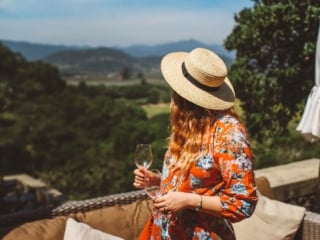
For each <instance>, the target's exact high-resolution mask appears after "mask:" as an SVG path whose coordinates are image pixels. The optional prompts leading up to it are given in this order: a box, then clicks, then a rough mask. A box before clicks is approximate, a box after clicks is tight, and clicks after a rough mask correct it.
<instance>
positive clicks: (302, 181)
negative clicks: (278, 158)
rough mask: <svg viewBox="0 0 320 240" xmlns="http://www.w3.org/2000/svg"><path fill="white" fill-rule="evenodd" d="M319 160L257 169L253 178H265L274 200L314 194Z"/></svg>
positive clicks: (316, 185)
mask: <svg viewBox="0 0 320 240" xmlns="http://www.w3.org/2000/svg"><path fill="white" fill-rule="evenodd" d="M319 171H320V159H317V158H313V159H308V160H302V161H298V162H293V163H288V164H283V165H279V166H274V167H269V168H263V169H257V170H255V177H260V176H265V177H266V178H267V179H268V180H269V182H270V186H271V188H272V189H273V193H274V197H275V199H277V200H279V201H289V200H291V199H294V198H297V197H301V196H306V195H310V194H314V193H315V192H316V191H317V188H318V186H319Z"/></svg>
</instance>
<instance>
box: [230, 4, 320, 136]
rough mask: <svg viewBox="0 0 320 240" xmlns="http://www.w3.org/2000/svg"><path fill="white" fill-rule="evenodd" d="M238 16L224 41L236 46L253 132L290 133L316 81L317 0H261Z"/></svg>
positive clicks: (234, 73) (236, 74)
mask: <svg viewBox="0 0 320 240" xmlns="http://www.w3.org/2000/svg"><path fill="white" fill-rule="evenodd" d="M254 2H255V4H254V7H253V9H248V8H246V9H243V10H242V11H241V12H240V13H239V14H237V15H236V16H235V21H236V23H237V25H236V26H235V28H234V29H233V31H232V33H231V34H230V35H229V36H228V38H227V39H226V41H225V46H226V48H227V49H229V50H236V51H237V55H236V60H235V61H234V63H233V64H232V66H231V69H230V78H231V79H232V81H233V83H234V85H235V88H236V89H237V96H238V97H239V98H240V100H241V102H242V104H243V105H242V108H243V109H244V112H245V113H246V115H245V116H246V121H247V123H249V124H248V129H249V131H250V133H251V135H252V136H253V137H254V138H256V139H260V140H261V139H264V140H265V139H268V138H270V137H274V136H277V135H281V134H286V133H288V123H289V122H290V121H291V120H292V116H294V114H295V113H296V112H297V111H298V110H300V109H299V106H301V105H302V104H303V103H304V102H305V100H306V97H307V96H308V94H309V91H310V89H311V87H312V84H313V82H314V80H313V79H314V59H315V56H314V55H315V44H316V37H317V32H318V24H319V20H320V18H319V16H320V2H319V1H318V0H306V1H299V0H284V1H276V0H256V1H254Z"/></svg>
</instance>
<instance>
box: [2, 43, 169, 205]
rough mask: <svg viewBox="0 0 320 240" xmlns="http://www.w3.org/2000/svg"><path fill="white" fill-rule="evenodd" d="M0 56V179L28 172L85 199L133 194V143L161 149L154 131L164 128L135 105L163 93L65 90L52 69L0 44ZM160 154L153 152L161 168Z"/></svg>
mask: <svg viewBox="0 0 320 240" xmlns="http://www.w3.org/2000/svg"><path fill="white" fill-rule="evenodd" d="M0 58H1V59H2V61H1V63H0V69H1V73H3V74H0V76H1V78H0V86H1V89H0V92H1V113H0V123H1V125H0V162H1V166H2V167H1V173H2V174H10V173H17V172H27V173H29V174H31V175H33V176H38V177H41V178H42V179H44V180H45V181H46V182H47V183H49V184H51V185H52V186H54V187H55V188H58V189H59V190H61V191H63V192H64V193H66V194H67V195H69V196H70V197H72V198H82V199H83V198H88V197H94V196H101V195H103V194H110V193H115V192H119V191H127V190H132V189H133V188H132V176H133V175H132V174H128V172H129V173H130V172H132V170H133V169H134V167H135V166H134V161H133V155H132V153H133V152H134V148H135V145H136V144H137V143H140V142H150V143H153V142H155V145H156V146H158V147H159V146H161V148H162V149H163V150H164V145H165V137H164V136H163V134H164V133H166V132H165V131H163V129H161V128H159V126H160V125H162V124H167V123H168V122H167V121H166V122H163V121H162V120H163V119H160V120H161V121H162V122H161V123H160V124H158V122H157V119H156V118H154V119H148V117H147V115H146V113H145V111H144V110H143V108H142V107H141V106H140V105H139V103H140V102H141V99H145V100H144V101H142V103H145V101H146V100H147V99H148V98H149V97H150V95H153V96H155V98H154V99H153V101H159V100H160V96H163V93H161V92H167V94H168V92H169V91H168V89H167V88H166V87H160V86H159V87H157V88H156V87H155V86H151V85H149V84H147V83H143V84H142V85H135V86H128V87H110V88H105V87H103V86H99V87H88V86H87V85H86V84H85V83H82V84H80V85H79V86H67V85H66V84H65V83H64V81H63V80H62V79H61V78H60V76H59V72H58V70H57V69H56V68H55V67H52V66H51V65H48V64H46V63H43V62H27V61H25V60H24V59H23V58H22V57H21V56H20V55H18V54H14V53H11V52H10V51H8V50H7V49H6V48H5V47H3V46H1V45H0ZM155 89H157V92H156V93H155ZM128 100H129V101H128ZM166 118H168V116H166ZM163 153H164V151H155V155H156V158H157V159H159V162H161V161H160V159H161V158H162V156H159V155H163ZM157 155H158V156H157Z"/></svg>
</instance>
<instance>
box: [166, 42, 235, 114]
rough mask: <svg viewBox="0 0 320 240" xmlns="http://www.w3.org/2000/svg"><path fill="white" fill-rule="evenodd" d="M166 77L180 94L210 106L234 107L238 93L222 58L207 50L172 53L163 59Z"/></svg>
mask: <svg viewBox="0 0 320 240" xmlns="http://www.w3.org/2000/svg"><path fill="white" fill-rule="evenodd" d="M161 71H162V74H163V77H164V78H165V80H166V81H167V82H168V84H169V85H170V87H171V88H172V89H173V90H174V91H175V92H176V93H177V94H179V95H180V96H181V97H183V98H185V99H187V100H189V101H190V102H192V103H194V104H196V105H198V106H200V107H203V108H208V109H214V110H224V109H228V108H230V107H232V106H233V104H234V101H235V92H234V89H233V86H232V84H231V82H230V80H229V79H228V78H227V67H226V65H225V63H224V62H223V60H222V59H221V58H220V57H219V56H218V55H217V54H215V53H213V52H211V51H210V50H208V49H204V48H196V49H194V50H192V51H191V52H190V53H188V52H173V53H169V54H167V55H166V56H164V57H163V59H162V61H161Z"/></svg>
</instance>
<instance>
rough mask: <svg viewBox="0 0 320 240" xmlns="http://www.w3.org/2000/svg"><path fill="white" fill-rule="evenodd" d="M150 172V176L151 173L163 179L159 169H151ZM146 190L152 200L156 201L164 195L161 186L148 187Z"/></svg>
mask: <svg viewBox="0 0 320 240" xmlns="http://www.w3.org/2000/svg"><path fill="white" fill-rule="evenodd" d="M148 171H150V172H149V173H148V174H150V173H151V174H152V175H157V176H158V177H159V178H161V172H160V170H159V169H149V170H148ZM144 190H145V192H146V193H147V194H148V196H149V197H150V198H152V199H156V198H158V197H160V196H161V195H162V194H161V191H160V186H159V185H152V186H148V187H145V188H144Z"/></svg>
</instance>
